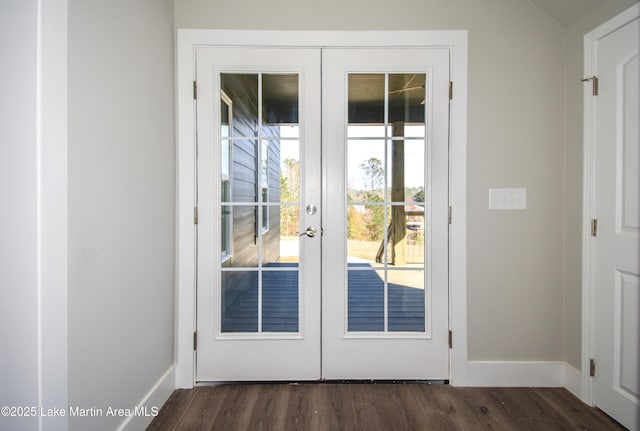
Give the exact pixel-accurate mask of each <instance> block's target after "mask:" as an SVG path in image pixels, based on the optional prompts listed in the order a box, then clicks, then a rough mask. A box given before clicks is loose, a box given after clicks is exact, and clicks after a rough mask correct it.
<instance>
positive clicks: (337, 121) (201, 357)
mask: <svg viewBox="0 0 640 431" xmlns="http://www.w3.org/2000/svg"><path fill="white" fill-rule="evenodd" d="M196 75H197V99H196V111H197V114H196V123H197V124H196V128H197V161H196V164H197V198H196V199H197V208H198V224H197V319H196V320H197V332H198V345H197V352H196V380H197V381H240V380H317V379H323V378H325V379H447V378H448V376H449V365H448V364H449V350H448V342H447V333H448V315H449V313H448V272H447V265H448V260H447V255H448V250H447V243H448V222H447V218H448V216H447V214H448V189H447V178H448V88H449V52H448V50H447V49H324V50H321V49H307V48H305V49H293V48H291V49H289V48H257V47H245V48H237V47H235V48H218V47H216V48H214V47H202V48H197V52H196Z"/></svg>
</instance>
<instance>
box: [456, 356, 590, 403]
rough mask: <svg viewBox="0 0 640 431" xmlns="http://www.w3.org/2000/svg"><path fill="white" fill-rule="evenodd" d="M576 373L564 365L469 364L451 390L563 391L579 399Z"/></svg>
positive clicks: (521, 362)
mask: <svg viewBox="0 0 640 431" xmlns="http://www.w3.org/2000/svg"><path fill="white" fill-rule="evenodd" d="M580 380H581V378H580V372H579V371H578V370H576V369H575V368H573V367H571V366H570V365H568V364H567V363H566V362H564V361H530V362H529V361H527V362H524V361H469V362H467V366H466V373H465V375H464V376H457V377H456V378H454V379H452V384H454V385H455V386H503V387H505V386H506V387H508V386H514V387H550V388H555V387H565V388H567V389H568V390H569V391H571V392H572V393H573V394H575V395H576V396H577V397H580V388H581V384H580Z"/></svg>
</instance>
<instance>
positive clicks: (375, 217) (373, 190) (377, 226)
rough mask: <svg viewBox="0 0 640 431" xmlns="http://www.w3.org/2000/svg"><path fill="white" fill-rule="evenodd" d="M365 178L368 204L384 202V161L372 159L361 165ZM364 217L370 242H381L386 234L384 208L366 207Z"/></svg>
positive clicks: (377, 206) (379, 206)
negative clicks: (367, 188) (382, 189)
mask: <svg viewBox="0 0 640 431" xmlns="http://www.w3.org/2000/svg"><path fill="white" fill-rule="evenodd" d="M360 169H362V171H363V173H364V176H365V185H367V186H369V190H368V191H367V192H366V193H365V199H366V201H367V202H370V203H373V202H383V198H382V193H381V188H382V185H383V184H384V167H383V166H382V161H380V159H378V158H376V157H371V158H370V159H368V160H365V161H364V162H362V163H361V164H360ZM365 209H366V214H365V215H364V222H365V231H366V235H367V239H368V240H369V241H380V240H382V237H383V232H384V206H382V205H366V206H365Z"/></svg>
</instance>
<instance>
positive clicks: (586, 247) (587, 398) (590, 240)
mask: <svg viewBox="0 0 640 431" xmlns="http://www.w3.org/2000/svg"><path fill="white" fill-rule="evenodd" d="M639 16H640V4H635V5H633V6H632V7H630V8H629V9H627V10H626V11H624V12H622V13H621V14H619V15H617V16H615V17H613V18H611V19H610V20H609V21H607V22H606V23H604V24H602V25H601V26H599V27H597V28H596V29H594V30H592V31H590V32H589V33H587V34H586V35H585V36H584V76H585V77H591V76H597V75H598V42H599V41H600V40H601V39H604V38H605V37H607V36H608V35H610V34H611V33H613V32H615V31H616V30H618V29H619V28H621V27H624V26H625V25H627V24H628V23H629V22H631V21H633V20H634V19H636V18H637V17H639ZM583 91H584V95H583V98H584V99H583V100H584V117H583V118H584V120H583V151H584V156H583V170H584V172H583V210H582V370H581V371H582V391H581V393H582V400H583V401H584V402H585V403H587V404H589V405H592V404H593V387H592V383H593V382H592V380H593V379H592V378H591V377H590V376H589V360H590V358H593V351H594V344H595V340H594V338H593V337H594V332H595V328H594V326H593V323H594V322H593V320H594V316H595V310H594V305H595V304H594V302H593V298H594V289H595V286H594V283H593V278H594V276H595V273H594V271H595V258H596V254H595V253H596V244H595V238H594V237H592V236H591V220H592V219H595V218H596V195H595V191H596V162H597V151H596V144H597V142H596V137H597V135H596V123H597V110H596V107H597V103H598V100H597V97H595V96H593V94H592V88H591V85H590V84H589V85H585V86H584V89H583Z"/></svg>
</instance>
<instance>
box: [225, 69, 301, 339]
mask: <svg viewBox="0 0 640 431" xmlns="http://www.w3.org/2000/svg"><path fill="white" fill-rule="evenodd" d="M298 111H299V108H298V75H297V74H291V73H288V74H270V73H261V72H258V73H221V74H220V142H221V157H220V161H221V166H220V181H221V202H220V214H221V227H220V229H221V231H220V237H221V238H222V241H221V255H222V268H221V293H220V294H221V301H220V306H221V310H220V317H221V320H222V321H221V332H222V333H263V332H264V333H267V332H294V333H295V332H298V331H299V328H300V323H299V317H300V313H299V309H300V306H299V298H300V292H299V289H300V287H299V281H298V278H299V277H298V266H299V256H300V251H299V240H298V236H297V232H298V228H299V227H298V220H299V200H298V197H299V196H300V190H299V187H300V159H299V153H300V148H299V147H300V142H299V141H300V139H299V124H298Z"/></svg>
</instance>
